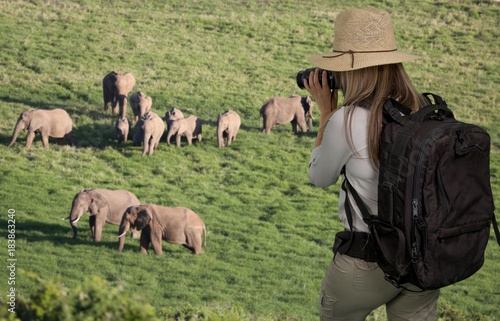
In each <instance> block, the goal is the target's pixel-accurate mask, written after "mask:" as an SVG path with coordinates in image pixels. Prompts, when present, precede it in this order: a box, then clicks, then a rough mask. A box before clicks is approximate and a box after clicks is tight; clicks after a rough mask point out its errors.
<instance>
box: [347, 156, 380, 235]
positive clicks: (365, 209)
mask: <svg viewBox="0 0 500 321" xmlns="http://www.w3.org/2000/svg"><path fill="white" fill-rule="evenodd" d="M341 173H342V174H343V175H344V181H343V182H342V189H343V190H344V191H345V193H346V200H345V204H346V206H345V211H346V216H347V221H348V223H349V227H350V228H351V231H352V228H353V226H352V224H353V223H352V207H351V201H350V200H349V195H348V194H349V193H350V194H351V195H352V197H353V198H354V201H355V202H356V205H357V206H358V208H359V210H360V211H361V214H362V215H363V221H365V223H366V224H368V226H370V225H371V220H372V219H371V214H370V211H369V210H368V207H366V204H365V202H363V200H362V199H361V197H360V196H359V194H358V192H356V190H355V189H354V187H353V186H352V184H351V182H349V180H348V179H347V175H346V171H345V165H344V167H342V171H341Z"/></svg>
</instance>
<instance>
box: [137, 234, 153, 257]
mask: <svg viewBox="0 0 500 321" xmlns="http://www.w3.org/2000/svg"><path fill="white" fill-rule="evenodd" d="M139 242H140V244H141V246H140V248H139V251H140V252H141V253H143V254H146V253H148V248H149V244H151V235H150V231H142V233H141V238H140V241H139Z"/></svg>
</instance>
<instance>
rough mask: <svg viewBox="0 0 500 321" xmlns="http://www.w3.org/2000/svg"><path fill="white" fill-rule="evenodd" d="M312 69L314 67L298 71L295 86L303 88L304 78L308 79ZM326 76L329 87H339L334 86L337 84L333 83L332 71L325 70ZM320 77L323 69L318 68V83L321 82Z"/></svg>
mask: <svg viewBox="0 0 500 321" xmlns="http://www.w3.org/2000/svg"><path fill="white" fill-rule="evenodd" d="M314 69H316V68H309V69H306V70H302V71H299V72H298V73H297V86H299V88H300V89H304V88H305V87H304V79H309V75H310V74H311V72H313V71H314ZM326 76H327V78H328V87H330V89H340V88H338V87H337V86H336V85H337V84H336V83H335V77H334V76H333V71H330V70H327V71H326ZM322 77H323V69H320V70H319V74H318V80H319V82H320V83H321V82H322Z"/></svg>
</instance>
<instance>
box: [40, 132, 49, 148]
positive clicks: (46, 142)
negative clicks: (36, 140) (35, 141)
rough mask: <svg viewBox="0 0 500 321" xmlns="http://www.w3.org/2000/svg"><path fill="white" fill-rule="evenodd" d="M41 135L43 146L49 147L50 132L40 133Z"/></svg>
mask: <svg viewBox="0 0 500 321" xmlns="http://www.w3.org/2000/svg"><path fill="white" fill-rule="evenodd" d="M40 135H41V136H42V145H43V148H49V134H45V133H40Z"/></svg>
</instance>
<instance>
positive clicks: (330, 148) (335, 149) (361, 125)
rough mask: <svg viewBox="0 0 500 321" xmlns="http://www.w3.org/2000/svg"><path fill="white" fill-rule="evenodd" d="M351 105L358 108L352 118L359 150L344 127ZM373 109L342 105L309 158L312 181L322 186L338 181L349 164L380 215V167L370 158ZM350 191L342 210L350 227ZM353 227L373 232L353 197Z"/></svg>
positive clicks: (354, 182)
mask: <svg viewBox="0 0 500 321" xmlns="http://www.w3.org/2000/svg"><path fill="white" fill-rule="evenodd" d="M348 108H355V110H354V111H353V113H352V119H351V121H352V122H351V136H352V140H353V145H354V148H355V151H353V150H351V148H350V147H349V144H348V142H347V137H346V135H345V130H344V118H345V117H347V111H348ZM369 113H370V111H369V110H368V109H366V108H362V107H353V106H349V107H345V106H343V107H341V108H339V109H338V110H337V111H336V112H335V113H333V115H332V116H331V117H330V119H329V121H328V123H327V125H326V127H325V131H324V135H323V140H322V142H321V145H319V146H317V147H315V148H314V149H313V151H312V152H311V157H310V161H309V181H310V182H311V183H312V184H314V185H316V186H318V187H322V188H326V187H328V186H330V185H333V184H335V183H336V182H337V180H338V178H339V176H340V171H341V169H342V167H343V166H344V165H346V175H347V177H348V178H349V182H351V184H352V185H353V187H354V188H355V189H356V191H357V192H358V194H359V195H360V197H361V199H362V200H363V202H365V204H366V206H367V207H368V209H369V211H370V213H371V214H374V215H376V214H377V195H378V191H377V185H378V168H374V167H373V166H372V164H371V162H370V159H369V157H368V141H367V137H368V116H369ZM345 198H346V194H345V192H344V191H343V190H342V189H341V190H340V195H339V208H338V213H339V216H340V220H341V221H343V222H344V226H345V228H346V229H349V224H348V222H347V217H346V213H345V207H344V204H345ZM350 200H351V204H352V207H353V226H354V230H355V231H360V232H369V231H368V226H367V225H366V224H365V223H364V222H363V216H362V214H361V212H360V211H359V209H358V207H357V206H356V203H355V202H354V199H353V198H352V196H350Z"/></svg>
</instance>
